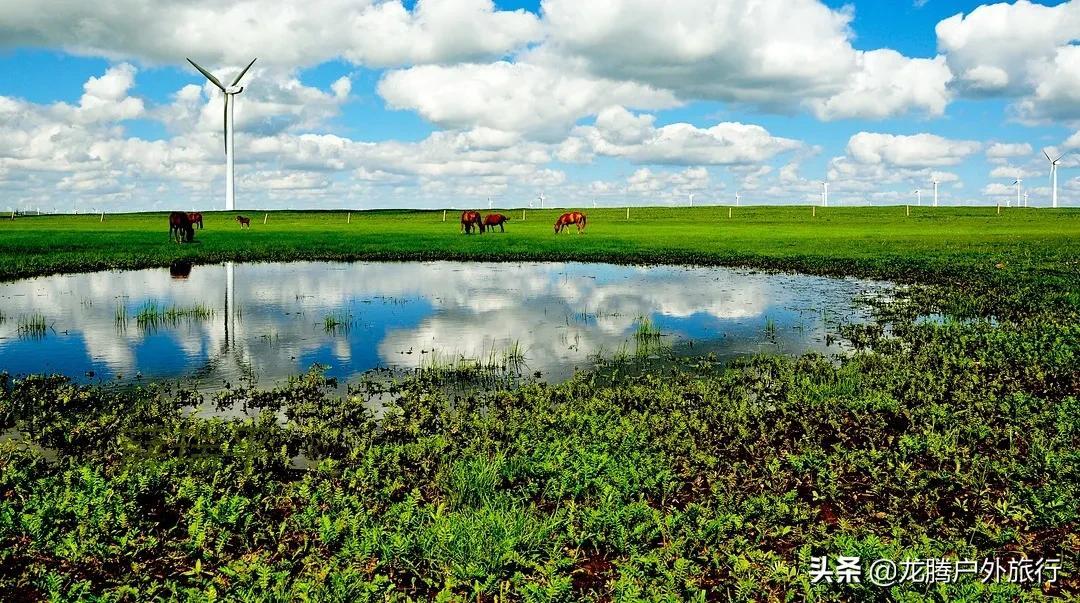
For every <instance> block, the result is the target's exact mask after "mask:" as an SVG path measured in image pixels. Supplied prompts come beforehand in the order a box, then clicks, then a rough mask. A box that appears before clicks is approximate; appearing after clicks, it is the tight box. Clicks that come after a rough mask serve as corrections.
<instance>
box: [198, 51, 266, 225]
mask: <svg viewBox="0 0 1080 603" xmlns="http://www.w3.org/2000/svg"><path fill="white" fill-rule="evenodd" d="M255 60H256V59H251V62H250V63H248V65H247V67H244V69H243V70H242V71H241V72H240V75H238V76H236V78H235V79H233V81H232V84H230V85H228V86H225V85H224V84H222V83H221V81H220V80H218V79H217V78H216V77H214V74H212V73H210V72H209V71H207V70H205V69H203V68H202V67H199V65H198V64H196V63H195V61H192V60H191V59H188V60H187V61H188V62H189V63H191V65H192V66H193V67H195V68H196V69H198V70H199V73H201V74H203V75H204V76H206V79H208V80H210V83H212V84H213V85H215V86H217V87H218V88H219V89H220V90H221V92H222V93H224V94H225V211H232V210H233V209H235V207H236V195H235V187H234V184H233V155H234V152H233V108H234V106H235V105H236V99H235V98H233V97H234V96H236V95H237V94H240V93H241V92H243V91H244V87H243V86H237V84H239V83H240V80H241V79H243V77H244V75H246V74H247V72H248V69H251V66H252V65H254V64H255Z"/></svg>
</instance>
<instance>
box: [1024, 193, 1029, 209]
mask: <svg viewBox="0 0 1080 603" xmlns="http://www.w3.org/2000/svg"><path fill="white" fill-rule="evenodd" d="M1027 206H1028V194H1027V191H1024V207H1027Z"/></svg>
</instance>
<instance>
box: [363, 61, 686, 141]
mask: <svg viewBox="0 0 1080 603" xmlns="http://www.w3.org/2000/svg"><path fill="white" fill-rule="evenodd" d="M378 90H379V94H380V95H381V96H382V97H383V98H384V99H385V100H386V102H387V103H388V104H389V105H390V106H391V107H393V108H395V109H410V110H414V111H416V112H418V113H419V114H420V115H421V116H423V117H424V118H425V119H427V120H428V121H430V122H432V123H435V124H437V125H439V126H442V127H446V128H472V127H477V126H480V127H485V128H491V129H495V130H504V131H510V132H524V133H529V134H532V135H535V136H539V137H545V138H549V139H550V138H556V137H560V136H562V135H564V134H565V133H566V131H567V130H568V129H569V128H570V127H571V126H572V125H573V124H574V122H576V121H577V120H578V119H580V118H581V117H583V116H586V115H591V114H595V113H596V112H597V111H599V110H601V109H603V108H604V107H608V106H611V105H626V106H631V107H636V108H641V109H658V108H664V107H672V106H675V105H677V104H678V101H676V99H675V97H674V96H673V95H672V94H671V93H670V92H666V91H662V90H658V89H655V88H652V87H649V86H646V85H642V84H636V83H632V82H625V81H623V82H619V81H611V80H604V79H597V78H592V77H588V76H585V75H582V74H579V73H574V72H572V70H571V71H568V70H566V69H558V68H555V67H550V66H544V65H536V64H530V63H523V62H516V63H511V62H507V61H499V62H496V63H488V64H462V65H454V66H437V65H424V66H419V67H412V68H409V69H405V70H399V71H391V72H390V73H387V74H386V75H385V76H384V77H383V79H382V80H381V81H380V82H379V87H378Z"/></svg>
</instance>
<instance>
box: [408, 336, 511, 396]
mask: <svg viewBox="0 0 1080 603" xmlns="http://www.w3.org/2000/svg"><path fill="white" fill-rule="evenodd" d="M525 360H526V357H525V349H524V348H523V347H522V346H521V343H520V342H519V341H516V340H515V341H512V342H510V343H509V344H508V345H506V346H504V347H501V348H500V347H496V346H495V345H494V344H492V346H491V347H490V348H488V349H487V351H486V352H485V353H482V354H481V355H480V356H468V355H465V354H461V353H450V352H444V351H441V350H437V349H436V350H432V351H430V352H428V353H426V354H424V356H423V357H422V358H421V361H420V366H419V367H418V368H417V370H416V375H417V376H418V377H420V378H421V379H422V380H425V381H427V382H433V383H458V384H467V383H481V384H489V385H491V384H509V383H511V382H513V380H514V379H515V378H517V377H519V376H521V374H522V372H523V371H524V369H525V368H526V362H525Z"/></svg>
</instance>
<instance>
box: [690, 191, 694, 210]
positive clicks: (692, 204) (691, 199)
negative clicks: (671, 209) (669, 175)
mask: <svg viewBox="0 0 1080 603" xmlns="http://www.w3.org/2000/svg"><path fill="white" fill-rule="evenodd" d="M689 197H690V207H693V206H694V193H690V194H689Z"/></svg>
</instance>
